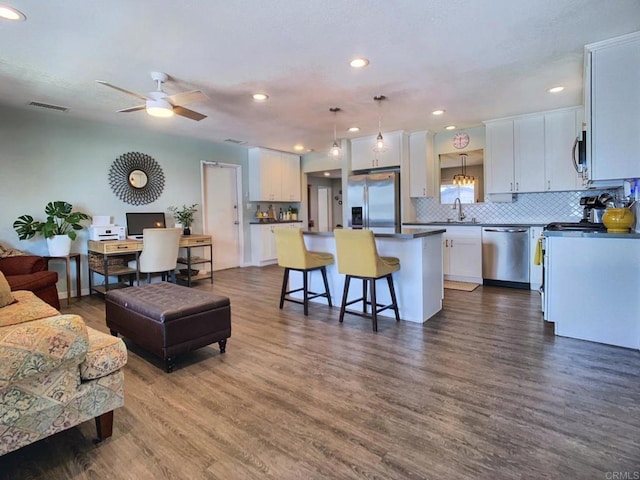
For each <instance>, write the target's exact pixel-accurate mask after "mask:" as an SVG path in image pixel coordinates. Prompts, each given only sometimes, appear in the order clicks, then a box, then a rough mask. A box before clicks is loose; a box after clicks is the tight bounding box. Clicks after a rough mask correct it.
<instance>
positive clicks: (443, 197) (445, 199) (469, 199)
mask: <svg viewBox="0 0 640 480" xmlns="http://www.w3.org/2000/svg"><path fill="white" fill-rule="evenodd" d="M475 189H476V186H475V184H473V185H453V184H442V185H440V203H453V202H454V201H455V199H456V197H460V201H461V202H462V203H475V198H476V192H475Z"/></svg>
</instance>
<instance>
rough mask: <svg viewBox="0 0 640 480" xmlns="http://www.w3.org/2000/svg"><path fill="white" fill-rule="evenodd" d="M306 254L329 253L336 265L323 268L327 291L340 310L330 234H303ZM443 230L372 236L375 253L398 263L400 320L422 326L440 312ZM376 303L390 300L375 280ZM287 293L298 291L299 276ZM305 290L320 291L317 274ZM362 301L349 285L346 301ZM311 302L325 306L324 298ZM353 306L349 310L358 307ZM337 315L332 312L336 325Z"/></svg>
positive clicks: (339, 279) (356, 285) (389, 313)
mask: <svg viewBox="0 0 640 480" xmlns="http://www.w3.org/2000/svg"><path fill="white" fill-rule="evenodd" d="M304 233H305V235H304V239H305V243H306V245H307V248H308V249H309V250H313V251H319V252H330V253H332V254H333V256H334V258H335V259H336V262H335V263H334V264H333V265H329V266H328V267H327V277H328V280H329V290H330V292H331V298H332V300H333V305H334V306H338V307H339V306H340V302H341V300H342V290H343V288H344V279H345V276H344V275H341V274H340V273H338V264H337V256H336V245H335V239H334V237H333V233H330V232H304ZM443 233H444V229H442V228H438V227H436V228H432V229H423V230H403V232H401V233H376V234H375V238H376V246H377V249H378V253H379V254H380V255H381V256H385V257H397V258H399V259H400V270H399V271H397V272H394V273H393V282H394V286H395V291H396V297H397V300H398V309H399V311H400V319H401V320H404V321H408V322H416V323H424V322H426V321H427V320H428V319H429V318H431V317H432V316H433V315H435V314H436V313H438V312H439V311H440V310H442V299H443V297H444V286H443V281H442V234H443ZM378 282H379V286H378V289H377V297H378V303H381V304H385V305H386V304H389V303H391V298H390V295H389V289H388V288H387V285H386V282H384V281H383V280H379V281H378ZM289 284H290V289H293V288H300V287H302V276H301V275H300V274H298V275H296V274H295V273H293V274H292V275H291V277H290V279H289ZM309 289H310V290H312V291H314V292H320V291H324V286H323V284H322V276H321V274H320V272H319V271H313V272H311V273H310V274H309ZM359 297H362V282H351V286H350V288H349V300H354V299H356V298H359ZM312 301H313V302H319V303H324V304H326V303H327V299H326V298H320V297H319V298H315V299H313V300H312ZM359 306H360V304H354V306H353V307H352V308H357V307H359ZM378 315H379V316H384V317H392V318H393V316H394V313H393V310H391V309H389V310H384V311H382V312H380V313H379V314H378ZM337 319H338V312H336V321H337Z"/></svg>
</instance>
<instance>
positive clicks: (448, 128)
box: [444, 125, 456, 130]
mask: <svg viewBox="0 0 640 480" xmlns="http://www.w3.org/2000/svg"><path fill="white" fill-rule="evenodd" d="M444 129H445V130H455V129H456V126H455V125H447V126H446V127H444Z"/></svg>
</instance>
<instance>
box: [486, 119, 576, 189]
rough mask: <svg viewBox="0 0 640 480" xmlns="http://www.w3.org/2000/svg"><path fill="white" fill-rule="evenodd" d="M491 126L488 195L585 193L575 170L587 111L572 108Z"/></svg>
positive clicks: (489, 133) (488, 155)
mask: <svg viewBox="0 0 640 480" xmlns="http://www.w3.org/2000/svg"><path fill="white" fill-rule="evenodd" d="M485 123H486V150H487V151H486V155H485V172H486V177H487V182H486V191H487V193H530V192H546V191H565V190H580V189H582V188H583V187H582V181H581V177H580V176H579V175H578V173H577V172H576V171H575V169H574V167H573V160H572V158H571V154H572V146H573V142H574V140H575V139H576V137H577V136H578V134H579V132H580V130H581V128H582V108H581V107H571V108H565V109H559V110H552V111H548V112H541V113H536V114H530V115H521V116H518V117H511V118H508V119H501V120H492V121H488V122H485Z"/></svg>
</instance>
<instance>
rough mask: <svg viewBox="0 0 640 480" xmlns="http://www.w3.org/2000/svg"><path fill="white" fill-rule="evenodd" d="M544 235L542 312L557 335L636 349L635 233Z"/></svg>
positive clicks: (639, 253) (638, 266) (639, 303)
mask: <svg viewBox="0 0 640 480" xmlns="http://www.w3.org/2000/svg"><path fill="white" fill-rule="evenodd" d="M545 236H546V237H547V238H546V248H545V257H544V266H545V270H544V271H545V278H544V288H545V310H544V312H545V320H548V321H551V322H555V333H556V335H560V336H564V337H572V338H578V339H581V340H590V341H592V342H599V343H606V344H609V345H617V346H620V347H627V348H634V349H640V235H639V234H628V235H622V234H619V235H616V234H613V235H612V234H606V233H599V234H598V233H591V234H585V233H568V232H545Z"/></svg>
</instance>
